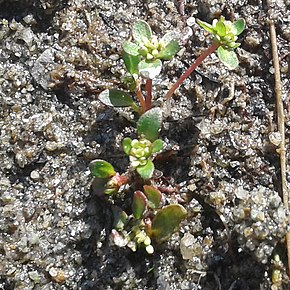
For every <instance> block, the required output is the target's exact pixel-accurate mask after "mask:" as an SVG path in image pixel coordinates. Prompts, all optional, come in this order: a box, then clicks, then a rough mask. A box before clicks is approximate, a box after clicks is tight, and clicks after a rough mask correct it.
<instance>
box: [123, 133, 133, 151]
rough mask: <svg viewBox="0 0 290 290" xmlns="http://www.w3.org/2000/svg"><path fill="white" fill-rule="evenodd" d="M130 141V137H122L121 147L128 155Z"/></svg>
mask: <svg viewBox="0 0 290 290" xmlns="http://www.w3.org/2000/svg"><path fill="white" fill-rule="evenodd" d="M131 143H132V139H131V138H129V137H126V138H124V139H123V142H122V147H123V150H124V152H125V153H126V154H127V155H130V150H131V148H132V146H131Z"/></svg>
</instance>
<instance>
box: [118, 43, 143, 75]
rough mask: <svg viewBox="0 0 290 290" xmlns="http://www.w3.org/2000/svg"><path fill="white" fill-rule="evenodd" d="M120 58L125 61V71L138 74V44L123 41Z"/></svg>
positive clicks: (139, 59) (139, 58) (139, 57)
mask: <svg viewBox="0 0 290 290" xmlns="http://www.w3.org/2000/svg"><path fill="white" fill-rule="evenodd" d="M122 48H123V51H122V58H123V60H124V62H125V66H126V69H127V71H128V72H129V73H130V74H131V75H133V74H138V64H139V62H140V61H141V56H140V54H139V52H138V50H139V46H138V45H136V44H135V43H132V42H130V41H125V42H124V43H123V44H122Z"/></svg>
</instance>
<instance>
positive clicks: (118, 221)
mask: <svg viewBox="0 0 290 290" xmlns="http://www.w3.org/2000/svg"><path fill="white" fill-rule="evenodd" d="M112 212H113V218H114V220H113V228H114V229H117V230H122V229H123V228H124V226H125V223H126V220H127V214H126V213H125V212H124V211H123V210H122V209H121V208H120V207H118V206H113V207H112Z"/></svg>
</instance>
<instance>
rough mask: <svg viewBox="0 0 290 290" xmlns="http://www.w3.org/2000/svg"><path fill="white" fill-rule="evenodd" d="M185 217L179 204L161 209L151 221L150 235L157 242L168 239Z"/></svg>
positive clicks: (185, 213)
mask: <svg viewBox="0 0 290 290" xmlns="http://www.w3.org/2000/svg"><path fill="white" fill-rule="evenodd" d="M186 215H187V211H186V209H185V208H184V207H183V206H182V205H180V204H170V205H167V206H165V207H163V208H162V209H161V210H159V211H158V212H157V214H156V216H155V217H154V219H153V220H152V226H151V231H150V233H151V235H152V236H153V237H154V238H155V240H156V241H158V242H162V241H164V240H166V239H168V238H169V237H170V236H171V235H172V234H173V232H174V231H175V230H176V228H177V227H178V226H179V224H180V222H181V221H182V220H183V219H184V218H185V217H186Z"/></svg>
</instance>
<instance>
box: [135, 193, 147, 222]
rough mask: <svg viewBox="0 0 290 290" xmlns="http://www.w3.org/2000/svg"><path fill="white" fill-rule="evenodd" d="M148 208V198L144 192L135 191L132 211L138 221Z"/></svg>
mask: <svg viewBox="0 0 290 290" xmlns="http://www.w3.org/2000/svg"><path fill="white" fill-rule="evenodd" d="M146 206H147V197H146V195H145V194H144V193H143V192H142V191H139V190H138V191H135V192H134V195H133V202H132V211H133V216H134V217H135V218H136V219H140V218H142V216H143V213H144V211H145V209H146Z"/></svg>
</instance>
